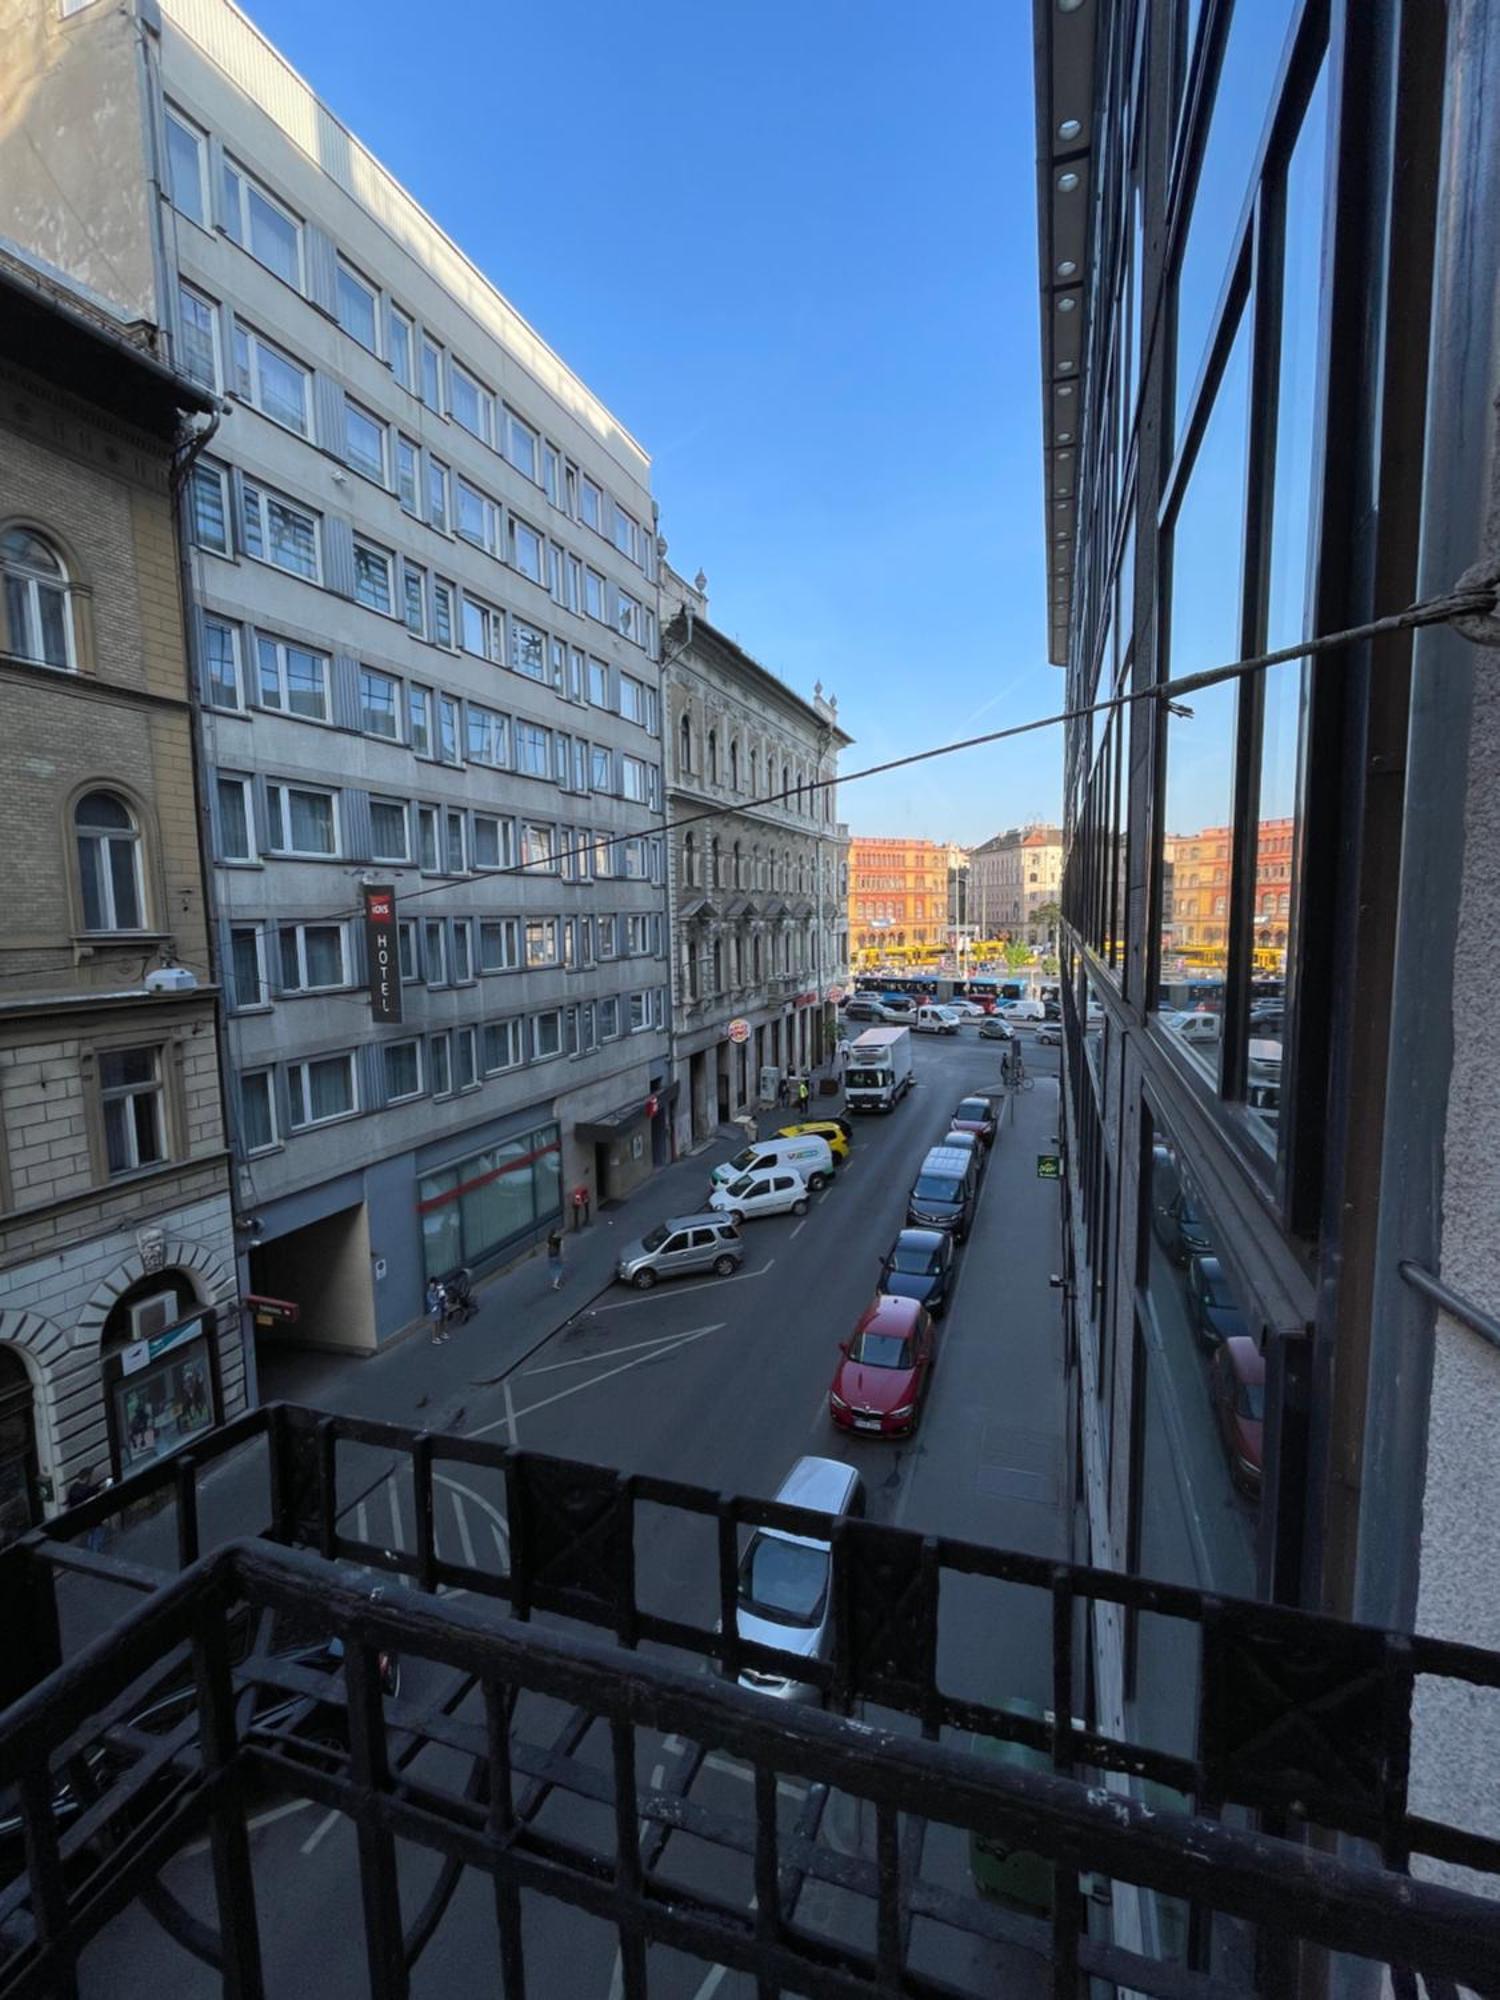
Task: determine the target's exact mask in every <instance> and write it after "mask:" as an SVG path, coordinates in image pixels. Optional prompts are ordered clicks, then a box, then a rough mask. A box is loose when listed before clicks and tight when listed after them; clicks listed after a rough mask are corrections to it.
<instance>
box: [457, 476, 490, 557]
mask: <svg viewBox="0 0 1500 2000" xmlns="http://www.w3.org/2000/svg"><path fill="white" fill-rule="evenodd" d="M453 526H454V529H455V531H456V532H457V533H458V534H460V535H462V536H463V538H464V540H465V541H466V542H472V543H473V544H474V546H475V547H476V548H480V549H487V550H488V551H489V553H490V554H491V555H492V556H494V555H498V554H499V553H500V509H499V507H498V506H497V505H496V504H495V502H494V501H493V500H491V499H490V497H489V495H488V494H487V493H481V492H480V490H479V488H478V487H477V486H472V485H470V483H469V481H468V480H467V479H464V478H462V477H455V478H454V481H453Z"/></svg>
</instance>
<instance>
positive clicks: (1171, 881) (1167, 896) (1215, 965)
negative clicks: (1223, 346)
mask: <svg viewBox="0 0 1500 2000" xmlns="http://www.w3.org/2000/svg"><path fill="white" fill-rule="evenodd" d="M1249 356H1250V315H1249V312H1248V310H1247V312H1246V315H1245V317H1244V320H1243V321H1242V323H1241V326H1240V330H1239V333H1238V335H1237V336H1236V338H1235V343H1234V347H1233V349H1232V350H1231V352H1230V356H1229V359H1228V362H1227V363H1226V365H1225V369H1224V374H1223V377H1222V379H1221V380H1220V383H1219V388H1218V395H1217V397H1216V398H1215V401H1214V408H1213V413H1212V415H1211V416H1210V418H1209V421H1208V427H1207V429H1206V430H1205V432H1204V434H1203V440H1202V443H1201V445H1200V447H1199V450H1198V455H1197V458H1196V460H1195V461H1194V464H1193V469H1192V473H1191V475H1190V477H1189V479H1188V484H1187V490H1186V492H1185V493H1184V495H1183V498H1182V504H1181V506H1180V508H1179V509H1178V513H1177V519H1176V523H1175V525H1174V527H1173V530H1172V542H1171V566H1172V580H1171V628H1170V641H1169V647H1168V654H1167V671H1168V673H1169V674H1170V675H1171V676H1173V677H1174V678H1175V677H1178V676H1180V675H1183V674H1191V673H1196V672H1200V671H1201V670H1202V669H1204V668H1206V667H1215V666H1220V665H1222V664H1223V663H1224V662H1226V661H1229V660H1234V659H1237V658H1238V657H1239V654H1240V570H1241V552H1242V548H1243V540H1244V506H1245V439H1246V427H1247V399H1248V394H1249ZM1236 703H1237V694H1236V689H1235V684H1234V683H1233V682H1232V681H1228V682H1222V683H1221V684H1220V685H1219V686H1217V687H1212V688H1204V689H1200V690H1198V691H1197V692H1196V693H1194V694H1193V695H1192V696H1191V697H1189V698H1188V699H1187V700H1185V701H1184V702H1183V703H1182V704H1181V706H1182V707H1183V708H1184V709H1186V710H1187V711H1189V712H1188V713H1185V714H1177V713H1174V712H1173V711H1172V710H1169V711H1168V714H1167V724H1166V732H1167V746H1166V775H1165V787H1166V789H1165V800H1164V811H1163V819H1162V824H1163V827H1164V833H1163V838H1162V855H1161V877H1160V894H1159V907H1160V921H1161V966H1160V975H1159V987H1158V993H1157V1005H1158V1006H1159V1007H1160V1008H1161V1009H1162V1010H1163V1011H1164V1014H1165V1015H1166V1017H1167V1020H1168V1025H1169V1026H1172V1027H1179V1026H1180V1023H1179V1021H1178V1019H1177V1016H1178V1015H1180V1014H1181V1013H1182V1012H1183V1011H1185V1010H1187V1009H1190V1008H1191V1009H1194V1010H1198V1011H1202V1012H1204V1013H1207V1014H1210V1015H1212V1016H1213V1017H1214V1022H1213V1026H1212V1028H1209V1027H1206V1026H1195V1027H1194V1029H1193V1032H1191V1033H1190V1034H1185V1035H1184V1042H1185V1045H1186V1046H1187V1048H1188V1049H1189V1050H1190V1052H1191V1053H1192V1054H1193V1055H1194V1056H1195V1058H1196V1059H1197V1060H1198V1061H1199V1062H1200V1063H1201V1064H1202V1065H1203V1067H1204V1068H1205V1069H1207V1070H1208V1071H1209V1073H1210V1075H1212V1076H1214V1077H1217V1075H1218V1066H1219V1049H1220V1047H1221V1044H1222V1035H1221V1032H1220V1030H1221V1028H1222V1022H1223V1009H1224V972H1225V965H1226V960H1227V956H1228V942H1229V896H1230V879H1229V878H1230V853H1231V839H1230V822H1231V818H1232V813H1233V804H1234V737H1235V714H1236Z"/></svg>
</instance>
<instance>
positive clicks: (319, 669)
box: [256, 637, 328, 722]
mask: <svg viewBox="0 0 1500 2000" xmlns="http://www.w3.org/2000/svg"><path fill="white" fill-rule="evenodd" d="M256 659H257V662H258V665H259V668H260V689H259V692H260V705H261V707H262V708H276V709H280V710H281V711H282V712H283V714H286V715H297V716H301V717H302V719H303V720H304V721H305V722H326V721H327V720H328V660H327V657H326V655H324V654H322V653H310V652H309V651H308V650H307V648H306V647H305V646H292V645H288V644H286V643H284V642H283V641H282V640H280V639H268V638H265V637H262V638H260V639H258V640H257V641H256Z"/></svg>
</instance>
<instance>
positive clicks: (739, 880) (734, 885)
mask: <svg viewBox="0 0 1500 2000" xmlns="http://www.w3.org/2000/svg"><path fill="white" fill-rule="evenodd" d="M729 886H730V888H731V889H743V888H744V886H745V862H744V856H743V854H742V852H741V850H740V844H739V842H738V841H736V842H735V843H734V880H733V881H732V882H731V883H730V885H729Z"/></svg>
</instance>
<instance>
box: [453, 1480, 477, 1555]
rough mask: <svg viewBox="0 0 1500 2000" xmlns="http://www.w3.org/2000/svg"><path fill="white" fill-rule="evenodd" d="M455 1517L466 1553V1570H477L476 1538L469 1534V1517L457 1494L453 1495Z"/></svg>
mask: <svg viewBox="0 0 1500 2000" xmlns="http://www.w3.org/2000/svg"><path fill="white" fill-rule="evenodd" d="M453 1515H454V1519H455V1520H456V1521H457V1522H458V1541H459V1546H460V1548H462V1550H463V1553H464V1566H465V1568H466V1569H477V1568H478V1564H477V1563H476V1561H475V1559H474V1538H473V1536H472V1535H471V1534H470V1533H469V1517H468V1515H467V1514H466V1513H465V1512H464V1503H463V1501H462V1500H461V1499H460V1498H459V1496H458V1494H456V1493H455V1494H454V1495H453Z"/></svg>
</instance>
